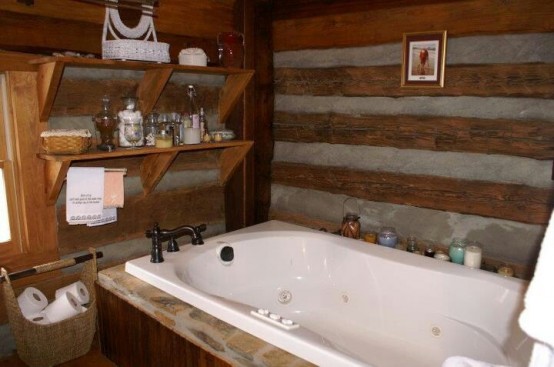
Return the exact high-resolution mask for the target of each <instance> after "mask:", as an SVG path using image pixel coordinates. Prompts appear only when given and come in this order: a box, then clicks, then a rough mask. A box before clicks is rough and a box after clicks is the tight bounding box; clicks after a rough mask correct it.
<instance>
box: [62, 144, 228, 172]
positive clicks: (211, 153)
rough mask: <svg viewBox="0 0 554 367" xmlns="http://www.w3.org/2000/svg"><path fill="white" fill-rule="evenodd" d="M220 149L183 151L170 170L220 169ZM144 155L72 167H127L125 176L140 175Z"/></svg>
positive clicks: (74, 164) (84, 163)
mask: <svg viewBox="0 0 554 367" xmlns="http://www.w3.org/2000/svg"><path fill="white" fill-rule="evenodd" d="M220 155H221V151H220V150H204V151H198V152H183V153H181V154H179V155H178V156H177V158H175V160H174V161H173V163H171V167H170V169H169V172H175V171H185V170H186V171H191V170H208V169H219V165H218V160H219V156H220ZM143 159H144V157H124V158H116V159H100V160H93V161H82V162H75V163H73V164H72V165H71V166H72V167H106V168H122V167H124V168H126V169H127V175H126V176H125V177H136V176H140V164H141V163H142V160H143Z"/></svg>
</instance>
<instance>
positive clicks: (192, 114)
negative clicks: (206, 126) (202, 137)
mask: <svg viewBox="0 0 554 367" xmlns="http://www.w3.org/2000/svg"><path fill="white" fill-rule="evenodd" d="M187 95H188V99H189V100H188V111H187V112H188V116H189V118H190V120H191V122H192V128H193V129H200V113H199V112H198V105H197V104H196V89H195V88H194V85H189V86H188V89H187Z"/></svg>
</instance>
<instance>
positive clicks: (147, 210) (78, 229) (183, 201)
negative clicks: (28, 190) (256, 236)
mask: <svg viewBox="0 0 554 367" xmlns="http://www.w3.org/2000/svg"><path fill="white" fill-rule="evenodd" d="M117 215H118V220H117V222H116V223H111V224H106V225H103V226H98V227H86V226H83V225H72V226H70V225H69V224H67V221H66V220H65V205H63V206H61V207H59V208H58V211H57V216H58V245H59V250H60V254H61V255H65V254H70V253H73V252H76V251H79V250H82V249H86V248H88V247H89V246H93V247H98V246H103V245H107V244H110V243H115V242H120V241H126V240H130V239H134V238H141V237H144V231H145V230H146V229H148V228H151V227H152V226H153V225H154V223H156V222H158V223H159V224H160V226H161V227H163V228H174V227H177V226H180V225H183V224H200V223H210V222H220V221H221V220H222V219H223V218H224V217H225V214H224V198H223V188H221V187H219V186H207V187H202V188H198V189H178V190H171V191H164V192H153V193H151V194H150V195H148V196H146V197H145V196H142V195H139V196H134V197H127V198H125V207H124V208H121V209H118V213H117Z"/></svg>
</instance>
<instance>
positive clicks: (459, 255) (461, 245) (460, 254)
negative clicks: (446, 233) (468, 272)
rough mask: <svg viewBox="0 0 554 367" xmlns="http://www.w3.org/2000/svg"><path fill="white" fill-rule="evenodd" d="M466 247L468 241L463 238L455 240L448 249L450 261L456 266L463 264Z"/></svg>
mask: <svg viewBox="0 0 554 367" xmlns="http://www.w3.org/2000/svg"><path fill="white" fill-rule="evenodd" d="M466 246H467V241H466V240H464V239H462V238H453V239H452V243H450V247H449V248H448V256H450V261H452V262H453V263H456V264H463V263H464V255H465V250H466Z"/></svg>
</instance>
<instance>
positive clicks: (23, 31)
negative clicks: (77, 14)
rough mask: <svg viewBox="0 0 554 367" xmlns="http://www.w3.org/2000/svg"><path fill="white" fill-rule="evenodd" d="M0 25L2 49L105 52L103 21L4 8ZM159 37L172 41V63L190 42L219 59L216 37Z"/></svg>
mask: <svg viewBox="0 0 554 367" xmlns="http://www.w3.org/2000/svg"><path fill="white" fill-rule="evenodd" d="M102 19H103V18H102ZM0 24H2V27H3V28H4V29H9V31H6V32H0V48H2V49H6V50H12V51H20V52H28V53H43V54H50V53H52V52H64V51H74V52H80V53H85V54H86V53H91V54H94V55H97V56H100V55H101V54H102V24H96V23H90V22H87V21H80V20H71V19H60V18H54V17H41V16H37V15H32V14H22V13H13V12H9V11H2V10H0ZM37 30H40V32H38V31H37ZM157 36H158V41H159V42H165V43H169V45H170V47H169V53H170V57H171V59H172V60H173V63H177V61H178V54H179V52H180V50H181V49H183V48H184V47H186V46H187V45H190V46H195V47H200V48H202V49H204V50H205V51H206V53H207V54H208V56H209V57H210V59H211V60H217V44H216V39H215V36H214V37H212V36H210V38H200V37H193V36H182V35H175V34H172V33H163V32H160V31H158V32H157Z"/></svg>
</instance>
